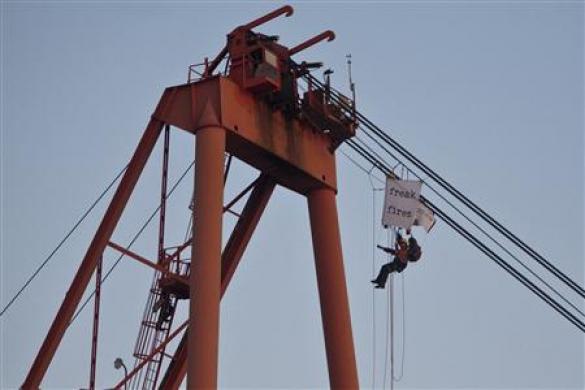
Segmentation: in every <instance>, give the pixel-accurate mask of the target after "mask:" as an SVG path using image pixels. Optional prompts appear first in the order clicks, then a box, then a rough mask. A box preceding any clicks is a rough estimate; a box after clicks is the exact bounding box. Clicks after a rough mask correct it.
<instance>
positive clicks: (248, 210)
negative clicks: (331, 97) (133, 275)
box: [160, 175, 275, 390]
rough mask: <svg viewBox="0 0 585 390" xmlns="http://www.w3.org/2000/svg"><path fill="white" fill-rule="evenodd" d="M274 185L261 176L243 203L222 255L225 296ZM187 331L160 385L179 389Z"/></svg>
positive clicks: (163, 387) (271, 180) (162, 387)
mask: <svg viewBox="0 0 585 390" xmlns="http://www.w3.org/2000/svg"><path fill="white" fill-rule="evenodd" d="M274 187H275V182H274V180H273V179H272V178H270V177H268V176H266V175H262V176H260V178H259V179H258V181H257V183H256V186H255V187H254V189H253V190H252V193H251V194H250V197H249V198H248V201H247V202H246V205H245V206H244V209H243V211H242V216H241V218H240V219H239V220H238V223H237V224H236V226H235V227H234V230H233V231H232V234H231V236H230V238H229V240H228V242H227V244H226V246H225V248H224V250H223V254H222V256H221V298H223V296H224V294H225V292H226V290H227V287H228V286H229V283H230V281H231V279H232V276H233V275H234V273H235V272H236V268H237V267H238V264H239V263H240V260H241V258H242V256H243V255H244V251H245V249H246V247H247V246H248V244H249V243H250V239H251V238H252V234H253V233H254V230H256V226H258V222H259V221H260V217H261V216H262V214H263V213H264V210H265V209H266V205H267V204H268V200H269V199H270V196H271V195H272V191H273V190H274ZM188 332H189V329H187V330H186V331H185V334H184V335H183V338H182V339H181V342H180V344H179V346H178V347H177V350H176V351H175V354H174V356H173V360H172V361H171V363H170V364H169V367H168V368H167V372H166V374H165V376H164V377H163V379H162V382H161V384H160V388H161V389H173V390H174V389H178V388H179V386H180V385H181V383H183V379H184V378H185V373H186V371H187V352H186V349H185V344H186V341H185V340H186V339H187V338H188Z"/></svg>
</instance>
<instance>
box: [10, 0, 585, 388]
mask: <svg viewBox="0 0 585 390" xmlns="http://www.w3.org/2000/svg"><path fill="white" fill-rule="evenodd" d="M281 4H282V3H270V2H223V3H222V2H218V3H212V2H176V1H175V2H160V3H159V2H150V1H148V2H146V1H136V2H133V1H125V2H107V1H91V2H82V1H58V2H55V1H47V2H40V1H37V2H26V1H22V2H6V1H2V5H1V17H2V20H1V23H0V24H1V26H2V27H1V29H2V30H1V31H2V38H1V49H2V52H1V58H2V62H1V64H2V69H1V71H2V72H1V83H2V84H1V112H0V120H1V151H0V162H1V179H2V182H1V202H2V203H1V230H2V231H1V242H0V246H1V270H0V277H1V281H0V283H1V284H0V286H1V287H0V293H1V299H0V301H1V306H2V307H4V305H5V303H6V302H7V301H8V299H9V298H10V297H11V296H12V295H13V294H14V293H15V292H16V291H17V289H18V288H19V287H20V286H21V285H22V283H23V282H24V281H25V280H26V278H27V277H28V276H29V275H30V274H31V273H32V272H33V271H34V269H35V268H36V267H37V266H38V265H39V264H40V262H41V261H42V260H43V259H44V257H45V256H46V255H47V254H48V253H49V252H50V250H51V249H52V248H53V247H54V246H55V244H56V243H57V242H58V241H59V240H60V239H61V237H62V236H63V235H64V233H65V232H66V231H67V230H68V229H69V227H70V226H71V225H72V224H73V222H74V221H75V220H76V219H77V218H78V217H79V216H80V215H81V213H82V212H83V211H84V210H85V208H86V207H87V206H88V205H89V203H90V202H91V201H92V200H93V199H94V198H95V197H96V196H97V194H98V193H99V192H100V191H101V189H102V188H103V187H104V186H105V184H106V183H108V182H109V181H110V180H111V179H112V178H113V176H114V175H115V174H116V173H117V172H118V171H119V169H120V168H121V167H122V166H123V165H124V164H125V162H126V161H127V160H128V158H129V157H130V155H131V153H132V151H133V149H134V147H135V145H136V143H137V141H138V139H139V136H140V134H141V132H142V131H143V129H144V126H145V124H146V123H147V121H148V118H149V115H150V113H151V112H152V110H153V108H154V106H155V104H156V102H157V101H158V99H159V97H160V95H161V93H162V91H163V89H164V88H165V87H166V86H169V85H174V84H179V83H183V82H184V81H185V77H186V69H187V66H188V65H189V64H191V63H194V62H199V61H201V59H202V58H203V57H204V56H213V55H214V54H215V53H216V52H217V51H218V50H219V49H220V48H221V47H222V46H223V44H224V40H225V35H226V34H227V33H228V32H229V31H230V30H231V29H233V28H234V27H235V26H237V25H239V24H241V23H244V22H246V21H249V20H251V19H253V18H255V17H257V16H259V15H262V14H264V13H266V12H267V11H270V10H272V9H273V8H276V7H277V6H280V5H281ZM293 5H294V6H295V11H296V12H295V15H294V16H293V17H292V18H288V19H286V18H284V19H279V20H278V21H275V22H273V23H271V24H269V25H267V26H266V28H262V29H260V31H262V32H265V33H269V34H279V35H280V36H281V39H282V42H283V43H284V44H288V45H293V44H296V43H298V42H301V41H302V40H304V39H306V38H308V37H311V36H312V35H314V34H317V33H319V32H321V31H323V30H325V29H332V30H334V31H335V32H336V34H337V39H336V40H335V41H334V42H331V43H327V44H321V45H319V46H318V47H316V48H313V49H311V50H308V51H307V52H306V53H304V54H303V56H299V57H302V59H307V60H319V61H324V62H325V63H326V64H327V65H328V66H331V67H333V68H334V69H335V70H336V73H335V74H334V78H333V82H334V83H335V84H336V85H339V86H340V87H341V88H343V89H346V86H347V80H346V77H345V55H346V54H347V53H351V54H352V56H353V59H354V79H355V81H356V82H357V88H358V105H359V108H360V110H361V111H362V112H364V113H365V114H366V115H368V116H369V117H370V119H372V120H373V121H374V122H375V123H377V124H379V125H380V126H381V127H383V128H386V129H389V130H388V131H389V133H390V134H391V135H392V136H394V137H395V138H396V139H397V140H399V141H400V142H402V143H403V144H404V145H405V146H406V147H407V148H409V149H410V150H411V151H413V152H414V154H416V155H417V156H418V157H420V158H421V159H422V160H424V161H425V162H427V163H428V164H429V165H430V166H431V167H433V168H434V169H436V170H437V171H438V172H440V173H442V174H443V175H444V176H445V177H446V178H447V179H448V180H450V181H451V182H452V183H454V184H455V185H456V187H458V188H459V189H460V190H462V191H463V192H464V193H466V194H468V195H469V196H470V197H471V198H472V199H474V200H475V201H477V203H478V204H480V205H481V206H483V207H484V208H485V209H486V210H489V211H490V212H491V213H492V214H493V215H494V216H495V217H496V218H497V219H498V220H500V221H501V222H502V223H504V225H506V226H508V227H510V228H511V230H512V231H514V232H515V233H517V234H518V235H519V236H520V237H522V238H523V239H525V241H526V242H528V243H530V244H531V245H533V246H534V247H535V248H536V249H537V250H538V251H539V252H540V253H542V254H543V255H544V256H545V257H547V258H549V259H551V261H553V262H554V263H555V264H556V265H558V267H559V268H561V269H562V270H564V271H565V272H566V273H567V274H569V275H570V276H571V277H572V278H574V279H576V280H577V281H579V283H580V284H581V285H583V284H584V279H585V275H584V249H583V237H585V234H584V233H585V232H584V223H583V221H584V218H585V209H584V169H585V168H584V166H585V164H584V159H583V155H584V153H583V152H584V103H585V101H584V53H585V52H584V16H583V11H584V4H583V2H581V1H574V2H562V1H560V2H548V1H547V2H526V1H520V2H505V1H493V2H488V1H477V2H472V1H468V2H467V1H466V2H459V1H448V2H447V1H443V2H417V1H414V2H364V3H357V2H356V3H353V2H300V3H296V4H295V3H293ZM299 59H301V58H299ZM390 129H391V130H390ZM346 150H347V149H346ZM172 153H173V155H172V156H173V157H172V159H173V160H172V162H171V170H172V173H171V182H174V181H175V180H176V178H177V177H178V175H179V174H180V172H181V171H182V170H183V169H184V167H185V166H186V165H187V164H188V162H189V161H190V160H191V159H192V157H193V140H192V137H190V136H188V135H186V134H184V133H181V132H179V131H176V132H174V133H173V139H172ZM338 171H339V172H338V176H339V197H338V202H339V212H340V223H341V230H342V238H343V248H344V256H345V269H346V275H347V280H348V289H349V298H350V305H351V314H352V321H353V331H354V340H355V346H356V351H357V358H358V369H359V375H360V382H361V385H362V386H363V387H369V386H370V385H371V383H372V382H371V378H372V361H373V358H372V323H373V321H374V323H375V324H376V328H377V335H376V339H377V341H378V342H379V343H380V344H381V345H383V344H384V341H385V334H384V328H385V324H386V322H385V310H386V309H385V308H386V300H385V295H384V294H383V292H378V293H376V316H375V318H373V315H372V289H371V285H370V283H369V279H370V278H371V273H372V250H373V248H372V223H373V221H372V192H371V189H370V184H369V181H368V178H367V176H366V175H364V174H363V173H362V172H360V171H359V170H358V169H356V168H355V167H354V166H353V165H352V164H351V163H350V162H349V161H348V160H346V159H345V158H344V157H343V156H339V159H338ZM159 175H160V150H159V149H157V152H156V154H155V155H154V156H153V158H152V159H151V161H150V163H149V165H148V167H147V170H146V171H145V174H144V175H143V179H142V181H141V182H140V184H139V185H138V187H137V189H136V193H135V196H134V197H133V198H132V203H131V205H130V206H129V207H128V209H127V210H126V212H125V214H124V216H123V219H122V222H121V224H120V225H119V228H118V229H117V230H116V232H115V234H114V240H115V241H117V242H120V243H122V244H125V243H127V242H128V241H129V240H130V238H131V237H132V235H133V234H134V232H135V231H136V230H137V229H138V227H139V226H140V225H141V224H142V223H143V221H144V220H145V219H146V218H147V216H148V214H150V212H151V210H152V209H153V208H154V207H155V205H156V202H157V199H158V193H159V182H160V179H159ZM254 175H255V173H254V172H253V171H252V170H251V169H250V168H249V167H246V166H244V165H243V164H237V165H236V166H235V167H234V170H233V171H232V175H231V177H230V182H229V184H228V188H227V194H226V198H229V197H230V196H231V195H232V194H234V193H236V192H237V191H238V190H239V189H240V188H242V186H243V185H245V184H247V182H248V181H249V180H250V179H251V178H253V177H254ZM190 191H191V184H190V183H184V184H183V185H182V186H181V187H179V189H178V190H177V194H176V197H175V198H173V201H172V206H171V208H170V211H169V214H170V218H171V220H172V221H173V223H172V224H170V225H169V230H168V237H169V244H174V243H177V242H179V241H181V239H182V238H183V236H184V234H185V229H186V224H187V219H188V209H187V206H188V201H189V197H190ZM423 192H424V190H423ZM173 196H175V195H173ZM380 200H381V197H380V196H379V195H378V202H377V204H376V205H375V208H376V210H377V212H378V213H379V209H380V207H381V202H380ZM102 212H103V207H101V208H100V210H98V211H97V212H96V213H95V214H93V215H92V218H90V219H89V220H88V221H87V222H86V223H85V224H84V225H83V226H82V227H81V229H80V230H79V231H78V232H76V234H75V235H74V236H73V237H72V239H71V241H70V242H69V243H68V244H67V245H66V247H65V248H64V249H63V250H62V251H61V252H59V254H58V255H57V256H56V257H55V258H54V259H53V260H52V261H51V263H50V264H49V266H47V268H46V269H45V270H44V271H43V272H42V273H41V274H40V275H39V277H38V279H37V280H35V282H34V283H33V284H32V285H31V286H30V288H29V289H28V290H27V291H26V292H25V294H24V295H23V296H22V297H21V298H20V299H19V301H18V302H17V303H16V305H15V306H14V307H12V308H11V310H9V312H7V313H6V315H4V316H2V318H1V319H0V336H1V338H0V343H1V345H0V347H1V355H0V378H1V380H0V386H1V387H2V388H14V387H17V386H19V385H20V384H21V383H22V379H23V378H24V376H25V374H26V372H27V370H28V368H29V366H30V363H31V362H32V359H33V357H34V355H35V354H36V352H37V350H38V348H39V346H40V344H41V342H42V340H43V338H44V336H45V334H46V331H47V329H48V327H49V325H50V322H51V321H52V319H53V316H54V314H55V313H56V310H57V308H58V306H59V304H60V303H61V301H62V299H63V296H64V293H65V291H66V289H67V287H68V285H69V283H70V281H71V279H72V276H73V274H74V272H75V270H76V267H77V266H78V264H79V262H80V260H81V258H82V257H83V254H84V252H85V249H86V247H87V245H88V243H89V241H90V239H91V237H92V234H93V232H94V230H95V228H96V226H97V223H98V222H99V217H100V216H101V213H102ZM233 222H234V221H233V220H232V219H231V217H229V216H227V217H226V222H225V226H226V236H227V234H228V233H229V229H230V228H231V227H232V226H233ZM375 224H376V225H375V226H376V230H377V232H376V233H375V235H376V239H377V240H378V242H384V234H383V232H381V231H380V229H379V228H378V225H379V216H376V220H375ZM418 234H419V236H420V237H421V241H422V243H423V250H424V258H423V260H422V261H421V262H419V263H417V264H416V265H414V266H412V267H410V268H409V269H408V270H407V272H406V273H405V282H406V284H405V291H406V307H405V313H406V319H405V323H406V327H407V329H406V332H405V344H406V360H405V367H404V377H403V380H402V381H401V382H399V383H398V384H397V388H583V387H584V385H585V379H584V371H585V370H584V367H585V362H584V338H583V334H582V333H580V332H579V331H578V330H577V329H576V328H575V327H574V326H572V325H571V324H569V323H568V322H567V321H565V320H564V319H563V318H561V317H560V316H559V315H557V314H556V313H555V312H554V311H553V310H552V309H550V308H549V307H548V306H546V305H545V304H544V303H543V302H542V301H540V300H539V299H538V298H536V297H535V296H534V295H533V294H531V293H530V292H529V291H528V290H526V289H525V288H524V287H523V286H521V285H519V284H518V283H517V282H516V281H515V280H513V279H512V278H511V277H509V276H508V275H507V274H505V273H504V272H503V271H501V270H500V269H499V268H498V267H497V266H496V265H494V264H493V263H492V262H491V261H490V260H488V259H487V258H485V257H484V256H483V255H481V254H480V253H479V252H478V251H477V250H475V249H474V248H472V247H471V246H470V245H469V244H467V243H466V242H464V241H463V240H462V239H461V238H460V237H458V236H457V235H455V234H454V233H453V232H451V231H450V230H449V228H448V227H447V226H445V225H444V224H443V223H441V222H439V223H438V224H437V226H436V227H435V229H434V230H433V232H432V233H431V234H430V235H428V236H426V237H425V235H424V234H423V233H422V232H419V233H418ZM155 237H156V229H155V228H154V226H153V227H152V228H150V229H149V230H148V231H147V232H146V233H145V235H144V236H143V238H142V239H141V240H140V241H139V242H138V243H137V245H136V246H135V248H134V249H135V250H136V251H137V252H139V253H141V254H143V255H145V256H147V257H153V256H154V253H155V246H156V243H155V241H156V240H155ZM114 259H115V254H114V253H112V252H106V265H107V266H109V265H110V264H112V262H113V260H114ZM383 262H384V258H382V257H381V256H378V258H377V259H376V263H375V266H376V267H378V266H379V265H381V264H382V263H383ZM151 277H152V276H151V272H150V271H149V270H147V269H145V268H144V267H143V266H141V265H139V264H137V263H134V262H132V261H131V260H124V261H123V262H122V263H121V265H120V266H119V267H118V268H117V269H116V271H115V272H114V274H112V277H111V279H110V280H108V281H107V283H106V284H105V287H104V289H105V290H104V293H103V301H102V322H101V329H100V332H101V336H102V338H101V343H100V347H99V348H100V349H99V366H98V385H99V386H100V387H107V386H110V385H113V384H114V383H115V382H116V381H117V380H118V379H119V378H120V372H119V371H116V370H114V368H113V364H112V362H113V361H114V359H115V358H116V357H117V356H121V357H123V358H124V359H125V360H126V362H128V363H129V362H131V354H132V350H133V347H134V341H135V337H136V334H137V330H138V324H139V320H140V318H141V315H142V311H143V307H144V301H145V299H146V292H147V289H148V286H149V285H150V281H151ZM399 286H400V285H399ZM563 292H565V293H566V294H567V295H568V296H570V297H574V296H573V295H570V294H569V292H567V291H566V290H563ZM396 301H397V306H398V308H399V309H400V303H401V302H402V299H401V289H400V288H399V289H398V291H397V298H396ZM580 306H581V308H583V304H581V305H580ZM180 316H182V317H184V316H185V312H184V311H181V313H180ZM397 316H398V319H399V320H398V322H397V328H398V329H397V340H396V341H397V343H399V345H397V349H396V351H397V352H396V354H397V359H398V363H400V359H399V357H400V355H401V353H400V352H401V349H400V342H401V340H402V333H401V331H400V326H401V312H400V311H399V313H397ZM90 334H91V310H86V311H85V312H84V314H82V315H81V316H80V318H79V319H78V320H77V321H76V322H75V323H74V325H73V326H71V328H70V329H69V332H68V333H67V335H66V337H65V338H64V340H63V342H62V344H61V348H60V350H59V352H58V353H57V355H56V357H55V359H54V361H53V364H52V366H51V368H50V369H49V371H48V373H47V376H46V379H45V382H44V386H45V387H47V388H72V387H77V388H79V387H82V386H83V387H87V378H88V372H89V354H90ZM220 342H221V350H220V385H221V386H222V387H231V388H259V387H264V388H275V387H287V388H307V387H308V388H323V387H327V386H328V379H327V370H326V361H325V352H324V344H323V336H322V330H321V324H320V313H319V303H318V295H317V287H316V278H315V275H314V265H313V260H312V248H311V241H310V232H309V230H308V213H307V211H306V202H305V200H304V199H303V198H301V197H300V196H297V195H295V194H293V193H291V192H290V191H288V190H285V189H278V190H277V191H276V192H275V194H274V196H273V198H272V199H271V202H270V203H269V205H268V208H267V211H266V215H265V218H264V219H263V220H262V221H261V223H260V225H259V228H258V230H257V233H256V235H255V237H254V238H253V240H252V242H251V245H250V247H249V250H248V252H247V253H246V255H245V257H244V259H243V261H242V263H241V265H240V268H239V269H238V271H237V274H236V277H235V279H234V280H233V282H232V284H231V285H230V288H229V291H228V293H227V294H226V296H225V299H224V301H223V304H222V317H221V341H220ZM375 361H376V366H377V369H376V376H377V379H376V381H377V384H378V387H379V386H380V385H381V383H382V375H383V368H382V367H383V364H384V356H383V348H382V347H379V348H378V353H377V356H375Z"/></svg>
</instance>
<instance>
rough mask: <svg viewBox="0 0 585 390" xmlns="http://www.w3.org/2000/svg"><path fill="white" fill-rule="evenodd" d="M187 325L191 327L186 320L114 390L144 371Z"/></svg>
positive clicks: (115, 387)
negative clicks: (151, 360)
mask: <svg viewBox="0 0 585 390" xmlns="http://www.w3.org/2000/svg"><path fill="white" fill-rule="evenodd" d="M187 325H189V320H186V321H185V322H183V323H182V324H181V325H180V326H179V327H178V328H177V329H175V330H174V331H173V332H172V333H171V334H170V335H169V336H168V337H167V338H166V339H165V340H163V341H162V342H161V343H160V345H159V346H158V347H156V348H155V349H154V350H153V351H152V352H151V353H150V355H149V356H148V358H146V359H144V360H143V361H142V362H141V363H139V364H138V365H137V366H136V367H134V369H133V370H132V371H130V372H129V373H128V375H126V376H125V377H124V378H123V379H122V380H121V381H120V382H119V383H117V384H116V386H114V389H121V388H122V386H124V385H125V384H126V382H128V380H130V379H131V378H132V377H133V376H134V375H136V373H137V372H138V371H140V370H141V369H142V367H144V366H145V365H146V363H148V362H149V361H150V359H152V358H153V357H154V356H155V355H156V354H157V353H159V352H161V351H162V350H163V349H164V348H165V347H166V346H167V344H168V343H170V342H171V341H173V339H174V338H175V337H177V335H178V334H179V333H181V332H182V331H183V330H184V329H186V328H187Z"/></svg>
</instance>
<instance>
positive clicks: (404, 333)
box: [392, 272, 406, 382]
mask: <svg viewBox="0 0 585 390" xmlns="http://www.w3.org/2000/svg"><path fill="white" fill-rule="evenodd" d="M404 281H405V276H404V272H403V273H402V283H401V284H402V351H401V354H400V356H401V363H400V376H398V377H396V376H393V377H392V378H393V379H394V381H395V382H400V381H401V380H402V377H404V360H405V358H404V356H405V351H406V302H405V301H406V298H405V297H406V294H405V292H404V291H405V288H404Z"/></svg>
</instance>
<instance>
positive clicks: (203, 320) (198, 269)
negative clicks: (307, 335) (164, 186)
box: [187, 126, 225, 389]
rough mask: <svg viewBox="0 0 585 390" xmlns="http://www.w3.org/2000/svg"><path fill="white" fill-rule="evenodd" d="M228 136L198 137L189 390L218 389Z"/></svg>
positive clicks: (220, 132)
mask: <svg viewBox="0 0 585 390" xmlns="http://www.w3.org/2000/svg"><path fill="white" fill-rule="evenodd" d="M224 152H225V130H224V129H223V128H221V127H214V126H209V127H204V128H202V129H199V130H198V131H197V134H196V152H195V156H196V162H195V190H194V198H195V199H194V207H193V246H192V256H191V274H190V280H189V283H190V290H191V294H190V295H191V300H190V314H189V315H190V317H189V329H190V331H189V336H188V349H187V354H188V363H187V367H188V368H187V388H189V389H202V388H205V389H215V388H217V365H218V349H219V301H220V296H221V244H222V243H221V230H222V214H223V173H224V166H223V163H224Z"/></svg>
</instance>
